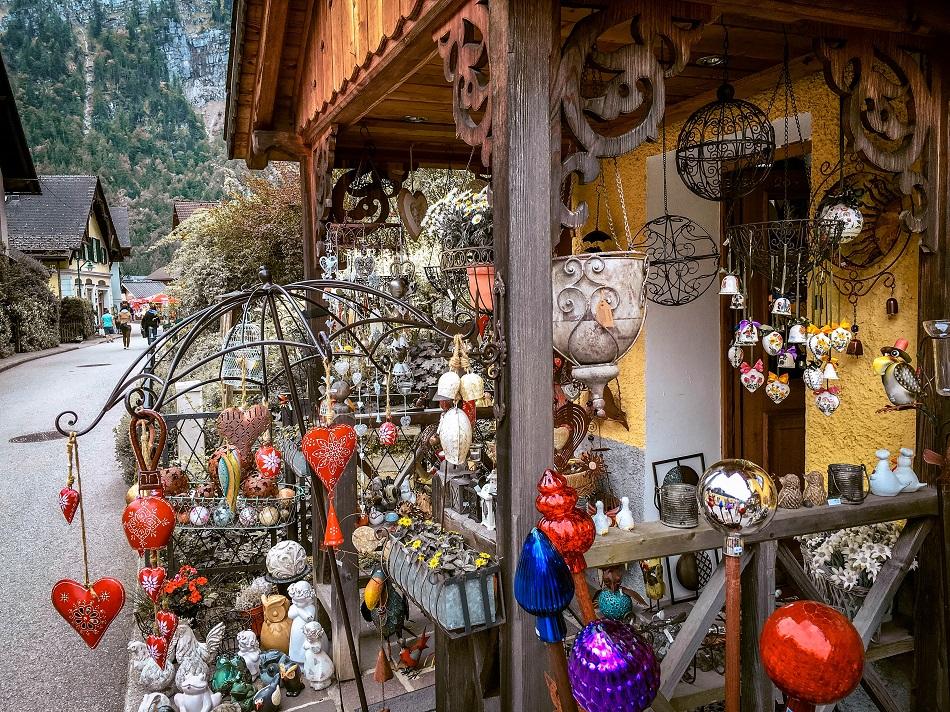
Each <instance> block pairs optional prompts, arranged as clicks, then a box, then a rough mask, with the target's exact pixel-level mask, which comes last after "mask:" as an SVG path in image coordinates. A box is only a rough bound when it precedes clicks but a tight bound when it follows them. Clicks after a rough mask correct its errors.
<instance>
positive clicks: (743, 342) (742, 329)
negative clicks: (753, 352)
mask: <svg viewBox="0 0 950 712" xmlns="http://www.w3.org/2000/svg"><path fill="white" fill-rule="evenodd" d="M760 326H761V324H759V322H757V321H752V320H751V319H743V320H742V321H740V322H739V325H738V326H736V339H735V343H736V344H738V345H739V346H755V345H756V344H757V343H759V327H760Z"/></svg>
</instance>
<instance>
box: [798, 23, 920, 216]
mask: <svg viewBox="0 0 950 712" xmlns="http://www.w3.org/2000/svg"><path fill="white" fill-rule="evenodd" d="M816 52H817V54H818V56H819V57H820V58H821V60H822V62H823V63H824V67H825V77H826V79H827V81H828V85H829V86H830V87H831V88H832V89H833V90H834V91H836V92H837V93H838V94H840V95H841V96H844V97H847V102H846V111H845V129H846V130H847V132H848V135H849V137H850V138H851V141H852V143H853V145H854V148H855V150H856V151H858V152H859V153H860V154H861V155H862V156H863V157H864V158H866V159H867V161H868V162H869V163H871V164H873V165H875V166H877V167H878V168H881V169H882V170H886V171H891V172H894V173H898V174H900V186H901V190H902V192H903V193H904V194H905V195H908V196H910V197H911V204H910V206H908V207H907V208H906V209H905V210H903V212H902V213H901V219H902V220H903V221H904V223H905V225H906V226H907V228H908V229H909V230H910V231H911V232H915V233H918V232H922V231H923V230H924V229H925V228H926V226H927V210H928V202H929V201H928V200H927V197H926V196H927V194H928V192H929V190H930V185H929V182H928V180H927V178H926V177H925V176H924V175H923V174H922V173H920V172H919V171H918V170H915V167H916V164H917V163H918V161H919V160H920V158H921V155H922V152H923V150H924V146H925V144H926V142H927V135H928V133H929V132H930V129H931V126H932V125H933V122H934V117H935V112H936V106H935V103H934V97H933V94H932V92H931V91H930V87H929V84H928V80H927V78H926V75H925V73H924V70H923V68H922V67H921V65H920V63H919V62H918V60H917V59H916V58H915V57H914V56H913V55H911V54H910V53H909V52H908V51H906V50H904V49H902V48H901V47H899V46H898V45H897V41H896V39H895V38H894V37H891V36H889V35H878V34H875V33H872V32H857V31H855V32H853V33H851V34H849V35H848V36H847V38H845V39H843V40H832V39H829V38H821V39H819V40H817V41H816Z"/></svg>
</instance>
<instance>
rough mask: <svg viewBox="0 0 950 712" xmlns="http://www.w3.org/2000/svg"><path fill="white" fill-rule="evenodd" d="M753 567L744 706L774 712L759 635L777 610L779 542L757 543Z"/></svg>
mask: <svg viewBox="0 0 950 712" xmlns="http://www.w3.org/2000/svg"><path fill="white" fill-rule="evenodd" d="M753 551H754V555H753V558H752V564H751V566H748V567H747V568H746V569H745V571H743V573H742V643H741V649H742V709H743V710H748V711H749V712H773V710H774V709H775V699H774V693H773V691H772V682H771V681H770V680H769V678H768V676H767V675H766V674H765V669H764V668H763V667H762V660H761V659H760V658H759V638H760V637H761V635H762V627H763V626H764V625H765V620H766V619H767V618H768V617H769V616H770V615H771V614H772V611H773V610H774V609H775V556H776V553H777V551H778V542H777V541H763V542H762V543H760V544H755V545H753Z"/></svg>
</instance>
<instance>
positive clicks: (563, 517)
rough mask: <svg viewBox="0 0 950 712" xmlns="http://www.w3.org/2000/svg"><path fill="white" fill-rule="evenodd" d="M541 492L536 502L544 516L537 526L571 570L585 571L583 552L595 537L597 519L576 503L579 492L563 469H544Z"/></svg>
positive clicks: (540, 483)
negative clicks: (562, 472) (561, 471)
mask: <svg viewBox="0 0 950 712" xmlns="http://www.w3.org/2000/svg"><path fill="white" fill-rule="evenodd" d="M538 491H539V492H540V494H539V495H538V498H537V500H536V504H537V508H538V511H539V512H541V515H542V516H541V519H540V521H539V522H538V529H540V530H541V531H543V532H544V533H545V534H547V535H548V538H549V539H550V540H551V543H553V544H554V548H555V549H557V550H558V552H559V553H560V554H561V556H563V557H564V561H565V563H566V564H567V565H568V568H570V570H571V572H572V573H578V572H580V571H583V570H584V569H586V568H587V562H586V561H584V554H585V553H586V552H587V550H588V549H590V547H591V545H592V544H593V543H594V537H595V536H596V530H595V527H594V520H593V519H591V516H590V515H589V514H588V513H587V512H583V511H581V510H580V509H578V508H577V507H576V506H575V505H576V504H577V492H576V491H575V490H574V488H573V487H571V486H570V485H569V484H568V483H567V479H566V478H565V477H564V475H562V474H561V473H560V472H557V471H556V470H550V469H548V470H545V471H544V475H543V476H542V477H541V480H540V482H538Z"/></svg>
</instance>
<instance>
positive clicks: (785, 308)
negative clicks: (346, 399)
mask: <svg viewBox="0 0 950 712" xmlns="http://www.w3.org/2000/svg"><path fill="white" fill-rule="evenodd" d="M772 313H773V314H775V316H791V315H792V303H791V302H790V301H789V300H788V299H786V298H785V297H779V298H778V299H776V300H775V301H774V302H773V303H772Z"/></svg>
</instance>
